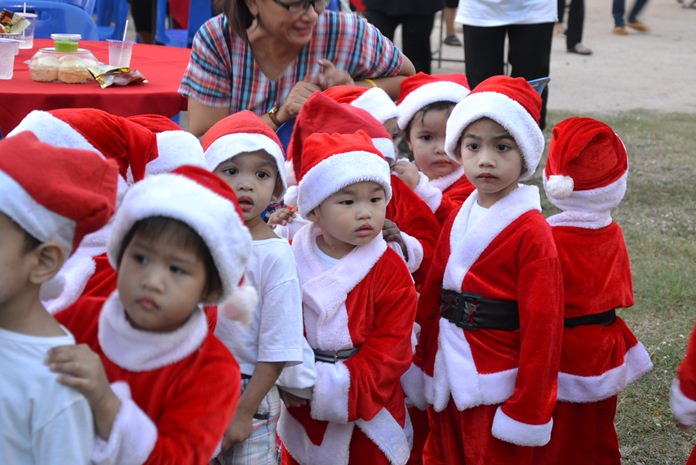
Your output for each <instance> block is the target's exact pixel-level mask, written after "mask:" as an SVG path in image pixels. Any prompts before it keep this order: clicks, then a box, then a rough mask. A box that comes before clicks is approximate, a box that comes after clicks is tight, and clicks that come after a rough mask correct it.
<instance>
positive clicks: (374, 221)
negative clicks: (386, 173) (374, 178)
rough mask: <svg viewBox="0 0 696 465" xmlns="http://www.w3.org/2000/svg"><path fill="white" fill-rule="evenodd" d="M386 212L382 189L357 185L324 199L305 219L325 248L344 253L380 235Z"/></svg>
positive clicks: (367, 183)
mask: <svg viewBox="0 0 696 465" xmlns="http://www.w3.org/2000/svg"><path fill="white" fill-rule="evenodd" d="M386 209H387V201H386V195H385V193H384V189H383V188H382V186H380V185H379V184H377V183H375V182H370V181H367V182H358V183H355V184H351V185H349V186H347V187H345V188H343V189H341V190H340V191H338V192H336V193H335V194H333V195H331V196H330V197H328V198H327V199H326V200H324V201H323V202H322V203H321V204H320V205H319V206H318V207H317V208H315V209H314V210H312V211H311V212H310V213H309V215H308V218H309V219H310V220H311V221H313V222H315V223H317V224H318V225H319V227H320V228H321V231H322V237H323V241H324V243H325V244H326V245H327V246H329V247H331V248H332V250H339V251H341V252H345V253H348V252H350V251H351V250H352V249H353V248H354V247H355V246H358V245H364V244H367V243H369V242H370V241H372V239H374V238H375V236H377V235H379V234H382V227H383V226H384V216H385V213H386Z"/></svg>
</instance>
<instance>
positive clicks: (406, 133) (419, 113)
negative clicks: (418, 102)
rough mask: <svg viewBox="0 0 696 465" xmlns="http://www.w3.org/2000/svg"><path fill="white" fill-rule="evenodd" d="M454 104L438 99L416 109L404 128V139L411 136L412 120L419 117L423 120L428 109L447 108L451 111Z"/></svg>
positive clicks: (408, 138)
mask: <svg viewBox="0 0 696 465" xmlns="http://www.w3.org/2000/svg"><path fill="white" fill-rule="evenodd" d="M454 105H455V104H454V102H448V101H446V100H440V101H439V102H433V103H429V104H428V105H426V106H424V107H423V108H421V109H420V110H418V111H417V112H416V113H415V114H414V115H413V118H411V121H409V122H408V124H407V125H406V128H405V129H404V137H405V138H406V140H410V138H411V125H412V124H413V121H415V119H416V118H420V120H421V121H423V119H425V114H426V113H428V112H429V111H439V110H448V111H449V112H450V113H451V112H452V109H453V108H454Z"/></svg>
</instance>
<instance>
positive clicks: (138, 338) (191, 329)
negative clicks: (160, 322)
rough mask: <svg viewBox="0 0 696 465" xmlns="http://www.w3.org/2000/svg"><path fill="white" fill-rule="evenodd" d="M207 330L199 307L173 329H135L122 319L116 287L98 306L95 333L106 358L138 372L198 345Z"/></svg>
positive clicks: (161, 364)
mask: <svg viewBox="0 0 696 465" xmlns="http://www.w3.org/2000/svg"><path fill="white" fill-rule="evenodd" d="M207 334H208V321H207V319H206V317H205V314H204V313H203V310H202V309H201V308H197V309H196V310H195V311H194V312H193V314H192V315H191V316H190V317H189V319H188V320H187V321H186V323H184V325H183V326H181V327H180V328H178V329H176V330H175V331H171V332H166V333H154V332H151V331H142V330H139V329H136V328H134V327H132V326H131V325H130V323H129V322H128V320H127V319H126V312H125V309H124V307H123V304H122V303H121V300H120V299H119V297H118V291H114V292H113V293H112V294H111V295H110V296H109V298H108V299H106V301H105V302H104V306H103V307H102V310H101V314H100V315H99V331H98V334H97V336H98V338H99V344H100V345H101V348H102V350H103V351H104V354H105V355H106V356H107V357H109V359H111V360H112V361H113V362H114V363H116V364H117V365H119V366H120V367H122V368H125V369H126V370H130V371H134V372H137V373H140V372H143V371H150V370H155V369H157V368H162V367H165V366H167V365H170V364H172V363H176V362H178V361H179V360H183V359H184V358H186V357H188V356H189V355H191V354H192V353H193V352H195V351H196V350H198V349H199V347H200V346H201V344H202V343H203V340H204V339H205V338H206V336H207Z"/></svg>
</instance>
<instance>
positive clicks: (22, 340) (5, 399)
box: [0, 132, 118, 465]
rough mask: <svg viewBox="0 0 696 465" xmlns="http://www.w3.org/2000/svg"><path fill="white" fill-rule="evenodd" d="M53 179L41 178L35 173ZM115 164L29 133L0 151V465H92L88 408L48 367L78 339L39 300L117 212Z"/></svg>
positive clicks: (9, 141) (11, 139) (4, 144)
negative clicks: (49, 358) (87, 238)
mask: <svg viewBox="0 0 696 465" xmlns="http://www.w3.org/2000/svg"><path fill="white" fill-rule="evenodd" d="M39 166H40V167H41V169H42V170H45V172H47V173H50V176H40V175H38V173H37V170H36V167H39ZM117 176H118V169H117V167H116V165H115V164H114V163H109V162H106V161H105V160H102V159H101V158H100V157H99V156H98V155H97V154H96V153H94V152H89V151H86V150H76V149H67V148H57V147H52V146H49V145H47V144H43V143H41V142H39V140H38V139H37V138H36V137H35V136H34V135H33V134H30V133H28V132H24V133H19V134H17V135H15V136H13V137H8V138H6V139H5V140H3V141H0V198H1V199H2V201H0V360H2V363H0V393H2V395H0V463H4V464H22V465H30V464H37V465H39V464H40V465H46V464H67V463H70V464H88V463H89V462H90V455H91V452H92V445H93V436H94V432H93V431H94V428H93V422H92V414H91V411H90V407H89V404H88V403H87V399H85V397H84V396H82V395H81V394H80V393H79V392H78V391H77V390H75V389H73V388H71V387H66V386H63V385H61V384H58V383H57V382H56V379H57V375H56V374H55V373H52V372H51V371H50V370H49V369H48V367H46V365H45V364H44V359H45V358H46V354H47V352H48V351H49V350H50V349H51V348H52V347H55V346H64V345H68V344H74V343H75V339H74V338H73V336H72V334H70V333H69V332H68V331H67V330H66V329H65V328H64V327H63V326H61V325H59V324H58V323H57V322H56V320H55V319H53V317H52V316H51V315H50V314H49V313H48V311H47V310H46V308H45V307H44V306H43V305H42V304H41V300H40V299H39V290H40V288H41V285H42V284H43V283H45V282H46V281H48V280H50V279H51V278H52V277H53V276H54V275H55V274H56V273H57V272H58V270H59V269H60V267H61V265H62V264H63V262H64V261H65V259H66V258H67V257H68V255H70V253H71V252H72V251H74V250H75V248H76V247H77V246H78V245H79V243H80V241H81V240H82V238H83V237H84V235H85V234H88V233H90V232H92V231H95V230H97V229H99V228H101V227H102V226H103V225H104V224H106V222H107V221H108V220H109V218H110V217H111V214H112V213H113V211H114V208H115V204H116V178H117Z"/></svg>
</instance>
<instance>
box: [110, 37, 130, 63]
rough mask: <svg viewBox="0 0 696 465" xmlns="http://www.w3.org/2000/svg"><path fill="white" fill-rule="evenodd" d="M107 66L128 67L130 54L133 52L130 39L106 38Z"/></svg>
mask: <svg viewBox="0 0 696 465" xmlns="http://www.w3.org/2000/svg"><path fill="white" fill-rule="evenodd" d="M107 42H108V43H109V66H113V67H115V68H130V62H131V54H132V53H133V43H134V42H133V41H132V40H116V39H108V40H107Z"/></svg>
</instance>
